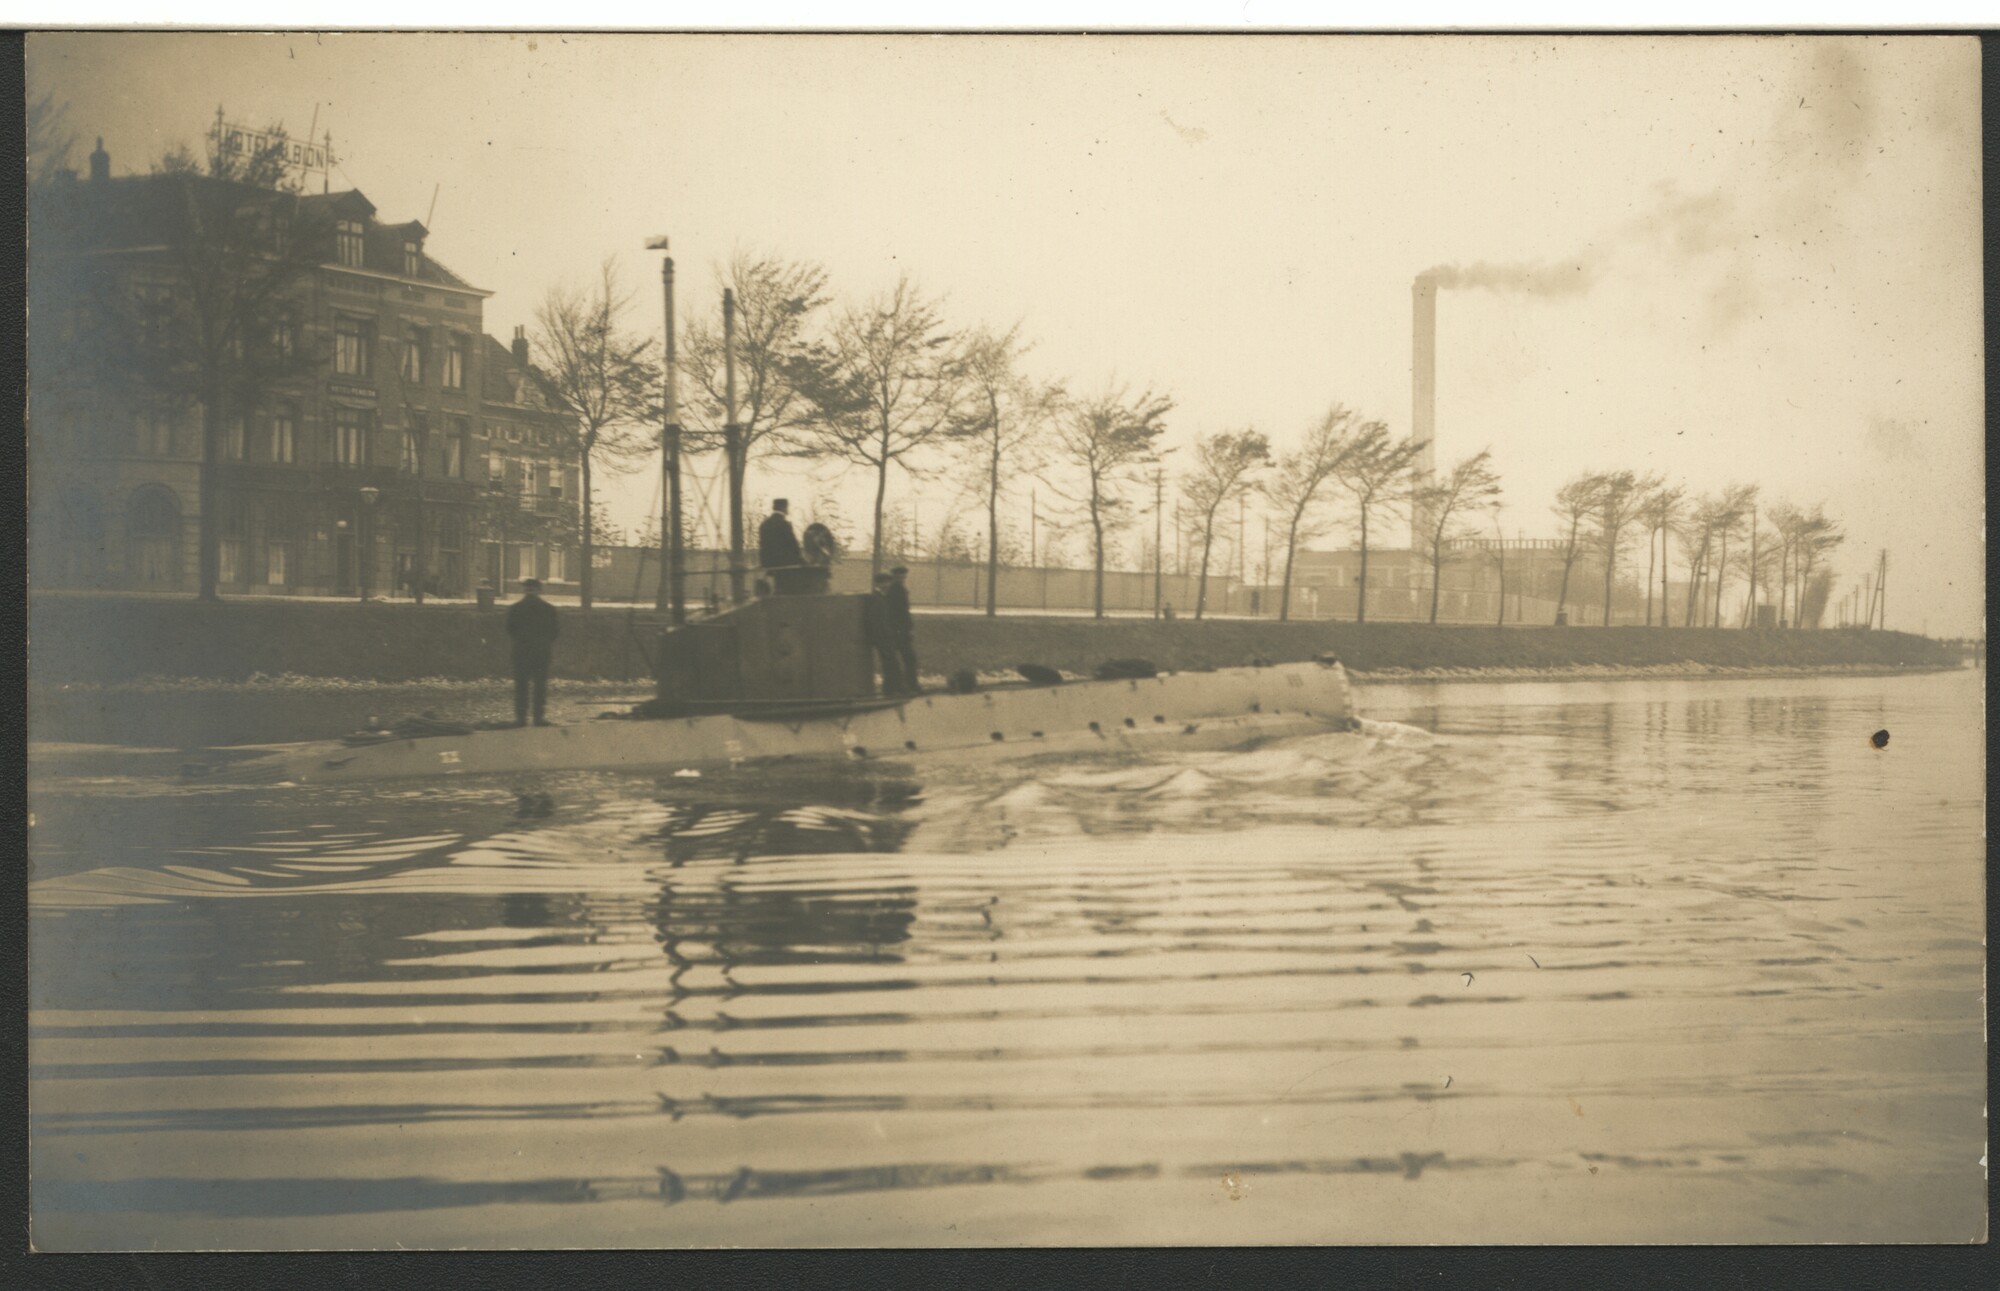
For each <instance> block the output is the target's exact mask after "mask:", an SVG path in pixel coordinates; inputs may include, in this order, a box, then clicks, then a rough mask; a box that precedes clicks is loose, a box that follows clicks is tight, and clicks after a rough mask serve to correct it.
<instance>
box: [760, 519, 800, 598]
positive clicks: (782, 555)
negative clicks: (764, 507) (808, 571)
mask: <svg viewBox="0 0 2000 1291" xmlns="http://www.w3.org/2000/svg"><path fill="white" fill-rule="evenodd" d="M790 506H791V504H790V503H788V502H786V501H785V499H783V498H778V499H777V500H775V501H774V502H772V503H771V514H770V515H768V516H766V517H765V518H764V523H763V524H762V525H760V526H758V529H757V563H758V564H759V565H761V566H763V568H764V572H765V573H767V574H769V575H770V576H771V582H772V583H773V584H774V585H775V586H776V587H777V589H778V595H780V596H791V595H796V594H797V593H798V592H799V591H801V590H802V583H801V580H802V579H803V578H804V577H805V569H804V566H805V563H806V558H805V553H803V552H801V551H800V550H799V536H798V535H797V534H795V533H793V532H792V521H791V517H789V516H788V515H786V514H785V513H786V512H787V511H788V510H789V509H790Z"/></svg>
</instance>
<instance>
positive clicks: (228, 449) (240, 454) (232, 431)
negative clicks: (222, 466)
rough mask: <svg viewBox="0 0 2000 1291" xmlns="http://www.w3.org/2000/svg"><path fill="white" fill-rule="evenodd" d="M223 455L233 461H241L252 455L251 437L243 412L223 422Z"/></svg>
mask: <svg viewBox="0 0 2000 1291" xmlns="http://www.w3.org/2000/svg"><path fill="white" fill-rule="evenodd" d="M222 455H223V456H224V457H226V458H228V459H229V460H230V461H232V462H240V461H242V460H243V459H244V458H246V457H248V456H249V455H250V439H249V435H248V433H247V432H246V431H245V429H244V426H243V415H242V414H241V413H237V414H234V415H233V416H231V417H230V418H229V420H228V421H226V422H224V423H223V426H222Z"/></svg>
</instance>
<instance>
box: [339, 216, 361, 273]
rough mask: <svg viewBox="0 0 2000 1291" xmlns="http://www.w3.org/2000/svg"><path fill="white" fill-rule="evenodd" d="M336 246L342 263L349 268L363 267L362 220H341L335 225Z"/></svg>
mask: <svg viewBox="0 0 2000 1291" xmlns="http://www.w3.org/2000/svg"><path fill="white" fill-rule="evenodd" d="M334 238H335V247H336V249H337V250H338V251H339V253H340V263H341V264H343V265H346V266H347V267H348V268H349V269H359V268H360V267H361V221H359V220H341V221H339V222H338V223H337V224H336V225H335V227H334Z"/></svg>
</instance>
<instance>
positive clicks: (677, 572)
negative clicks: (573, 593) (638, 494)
mask: <svg viewBox="0 0 2000 1291" xmlns="http://www.w3.org/2000/svg"><path fill="white" fill-rule="evenodd" d="M646 249H647V250H648V251H665V250H667V239H666V238H664V237H656V238H649V239H647V241H646ZM660 287H661V292H662V294H663V296H664V297H665V302H666V329H667V330H666V342H667V345H666V370H665V373H664V379H665V389H664V390H663V391H662V395H663V397H662V400H661V424H660V470H661V472H662V474H663V475H664V476H665V480H664V486H663V492H664V493H665V496H666V512H667V513H666V515H665V516H664V517H663V518H662V519H663V523H662V524H661V526H660V529H661V533H660V543H661V545H662V547H663V548H664V551H663V552H662V553H661V559H660V590H659V595H658V597H657V598H656V599H655V601H654V608H655V609H660V610H667V611H669V612H670V614H671V621H672V622H673V623H674V625H675V626H679V625H680V624H682V623H685V622H686V621H687V599H686V583H687V579H686V572H685V570H684V569H683V567H682V559H683V558H682V552H681V421H680V369H679V366H678V363H677V359H676V355H675V350H674V258H673V257H672V256H663V257H661V260H660Z"/></svg>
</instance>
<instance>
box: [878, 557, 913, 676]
mask: <svg viewBox="0 0 2000 1291" xmlns="http://www.w3.org/2000/svg"><path fill="white" fill-rule="evenodd" d="M909 573H910V570H909V566H907V565H898V566H896V567H895V568H894V569H892V570H890V571H889V586H888V587H887V588H886V589H884V591H883V594H882V596H883V599H884V600H886V601H887V602H888V603H889V637H890V640H891V641H892V642H893V644H894V649H895V655H896V664H897V672H899V673H900V674H901V675H900V676H899V677H898V678H897V680H898V681H899V682H900V683H901V684H902V688H903V693H904V694H905V695H914V694H916V693H917V643H916V639H915V633H916V625H915V624H913V623H912V622H911V621H910V589H909V587H908V586H906V585H905V584H904V582H903V580H904V579H905V578H907V577H908V576H909Z"/></svg>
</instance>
